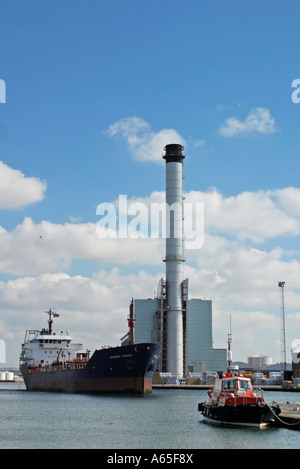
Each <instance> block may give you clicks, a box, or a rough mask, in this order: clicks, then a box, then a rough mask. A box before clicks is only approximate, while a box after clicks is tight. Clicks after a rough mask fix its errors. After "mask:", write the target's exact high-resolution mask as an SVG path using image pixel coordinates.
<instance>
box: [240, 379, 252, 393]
mask: <svg viewBox="0 0 300 469" xmlns="http://www.w3.org/2000/svg"><path fill="white" fill-rule="evenodd" d="M239 388H240V389H245V390H246V391H248V390H250V389H251V384H250V382H249V381H246V380H245V379H239Z"/></svg>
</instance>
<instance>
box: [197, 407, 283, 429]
mask: <svg viewBox="0 0 300 469" xmlns="http://www.w3.org/2000/svg"><path fill="white" fill-rule="evenodd" d="M198 410H199V411H200V412H201V413H202V415H203V417H204V421H205V422H208V423H212V424H215V425H223V426H241V427H245V426H246V427H259V428H263V427H267V426H269V425H271V424H273V423H274V422H275V415H276V414H277V413H278V410H277V408H275V407H274V408H273V407H272V406H269V405H267V404H266V403H255V404H244V405H236V406H234V405H226V404H224V405H213V404H212V403H210V402H202V403H200V404H199V405H198Z"/></svg>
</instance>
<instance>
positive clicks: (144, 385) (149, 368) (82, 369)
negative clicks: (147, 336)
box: [20, 343, 157, 394]
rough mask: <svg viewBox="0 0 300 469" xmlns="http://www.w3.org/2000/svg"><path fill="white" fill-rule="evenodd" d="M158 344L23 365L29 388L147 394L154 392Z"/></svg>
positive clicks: (21, 368)
mask: <svg viewBox="0 0 300 469" xmlns="http://www.w3.org/2000/svg"><path fill="white" fill-rule="evenodd" d="M156 358H157V347H156V345H155V344H152V343H142V344H134V345H125V346H121V347H112V348H104V349H101V350H96V351H95V352H94V354H93V355H92V357H91V358H90V359H89V361H88V362H87V363H85V364H82V363H74V362H65V363H60V364H56V365H51V366H48V367H30V366H27V364H21V365H20V371H21V373H22V376H23V378H24V382H25V386H26V389H27V390H28V391H47V392H67V393H93V394H146V393H151V392H152V375H153V371H154V366H155V361H156Z"/></svg>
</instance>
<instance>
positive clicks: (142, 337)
mask: <svg viewBox="0 0 300 469" xmlns="http://www.w3.org/2000/svg"><path fill="white" fill-rule="evenodd" d="M158 309H159V300H158V299H151V298H150V299H145V300H143V299H137V300H134V311H135V342H151V341H153V338H154V327H155V321H154V318H155V313H156V311H158ZM186 329H187V331H186V332H187V360H186V362H187V370H188V371H194V372H201V371H225V370H226V360H227V351H226V349H214V348H213V346H212V343H213V340H212V301H211V300H201V299H191V300H188V302H187V325H186Z"/></svg>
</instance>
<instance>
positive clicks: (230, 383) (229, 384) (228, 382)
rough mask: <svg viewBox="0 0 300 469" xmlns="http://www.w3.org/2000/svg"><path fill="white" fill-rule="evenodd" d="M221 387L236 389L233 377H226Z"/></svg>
mask: <svg viewBox="0 0 300 469" xmlns="http://www.w3.org/2000/svg"><path fill="white" fill-rule="evenodd" d="M223 389H225V390H228V389H236V380H235V379H227V380H226V381H224V384H223Z"/></svg>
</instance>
